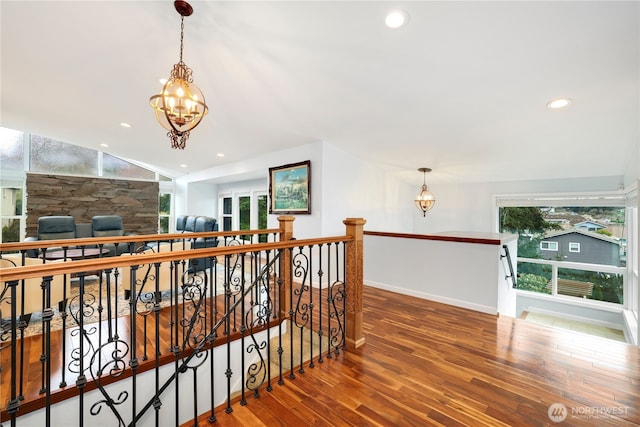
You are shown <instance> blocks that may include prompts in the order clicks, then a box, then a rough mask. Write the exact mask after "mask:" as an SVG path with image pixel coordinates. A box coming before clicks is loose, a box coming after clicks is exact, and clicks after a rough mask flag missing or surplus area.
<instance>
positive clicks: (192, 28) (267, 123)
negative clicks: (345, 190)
mask: <svg viewBox="0 0 640 427" xmlns="http://www.w3.org/2000/svg"><path fill="white" fill-rule="evenodd" d="M191 4H192V6H193V9H194V13H193V15H191V16H189V17H187V18H185V21H184V24H185V31H184V62H185V63H186V64H187V65H188V66H189V67H190V68H192V70H193V77H194V81H195V83H196V84H197V85H198V86H199V87H200V89H201V90H202V91H203V93H204V95H205V98H206V102H207V104H208V105H209V108H210V112H209V114H208V116H207V117H205V118H204V120H203V122H202V123H201V124H200V126H199V127H197V128H196V129H194V130H193V132H192V134H191V136H190V139H189V141H188V143H187V148H186V150H184V151H176V150H172V149H171V148H170V143H169V141H168V139H167V137H166V135H165V134H166V132H165V131H164V130H163V129H162V128H161V127H160V126H159V125H158V124H157V123H156V121H155V118H154V114H153V112H152V110H151V108H150V107H149V97H150V96H151V95H153V94H156V93H158V92H159V91H160V89H161V85H160V83H159V82H158V79H159V78H161V77H168V74H169V71H170V70H171V67H172V66H173V64H174V63H176V62H177V60H178V54H179V52H178V51H179V35H180V32H179V30H180V19H179V18H180V17H179V16H178V14H177V13H176V11H175V10H174V8H173V6H172V4H171V2H167V1H126V2H111V1H92V2H68V1H66V2H63V1H33V2H32V1H29V2H27V1H2V2H0V10H1V11H0V19H1V22H0V24H1V25H0V36H1V39H2V60H3V63H2V75H1V81H0V83H1V91H2V92H1V96H2V116H1V123H0V124H1V125H2V126H4V127H9V128H12V129H18V130H25V131H29V132H33V133H36V134H39V135H42V136H46V137H51V138H54V139H59V140H62V141H65V142H69V143H72V144H78V145H83V146H88V147H91V148H96V149H100V150H106V151H108V152H110V153H112V154H114V155H118V156H121V157H124V158H127V159H133V160H137V161H140V162H145V163H148V164H151V165H154V166H157V167H159V168H160V169H161V170H163V171H164V172H165V173H167V174H170V175H172V176H180V175H183V174H187V173H190V172H193V171H194V170H199V169H203V168H211V167H214V168H215V167H223V166H227V165H230V164H234V163H237V162H240V161H243V160H244V159H246V158H248V157H252V156H255V155H260V154H264V153H270V152H274V151H278V150H285V149H288V148H292V147H295V146H300V145H303V144H309V143H314V142H317V141H325V142H327V143H330V144H333V145H335V146H336V147H338V148H340V149H342V150H346V151H348V152H351V153H354V154H356V155H358V156H359V157H361V158H364V159H366V160H369V161H371V162H374V163H375V164H380V165H385V166H388V167H389V168H393V169H396V170H397V174H398V176H399V177H400V178H401V179H404V178H406V180H407V181H410V182H414V181H415V180H416V179H419V176H418V172H417V168H419V167H431V168H432V169H433V172H432V173H431V174H430V175H429V179H430V182H438V181H441V182H456V181H461V182H487V181H511V180H531V179H562V178H568V177H570V178H581V177H592V176H593V175H594V170H597V173H598V176H609V177H611V176H622V175H624V174H625V173H626V172H627V171H628V170H629V168H630V166H629V164H628V162H629V161H634V162H637V159H638V154H637V152H638V151H637V150H638V149H637V146H638V127H639V123H638V120H639V119H638V118H639V117H640V111H639V108H640V107H639V105H640V102H639V97H640V95H639V94H640V83H639V79H640V78H639V76H640V70H639V65H638V64H639V61H638V52H640V47H639V40H640V33H639V27H640V25H639V22H638V21H639V19H638V16H640V12H639V2H637V1H633V2H625V1H620V2H618V1H575V2H546V1H525V2H483V1H477V2H435V1H419V2H406V3H398V2H378V1H375V2H374V1H356V2H338V1H334V2H324V1H294V2H281V1H278V2H275V1H260V2H243V1H215V2H213V1H206V2H205V1H192V2H191ZM400 6H402V7H403V9H404V10H405V11H406V12H407V13H408V15H409V21H408V25H407V26H405V27H402V28H399V29H394V30H392V29H389V28H386V27H385V26H384V19H385V14H386V13H387V12H389V11H390V10H391V9H394V8H397V7H400ZM565 96H566V97H570V98H572V100H573V102H572V104H570V105H569V107H567V108H565V109H563V110H550V109H548V108H546V107H545V104H546V103H547V102H548V101H549V100H551V99H554V98H556V97H565ZM121 122H127V123H130V124H131V128H128V129H126V128H123V127H121V126H120V123H121ZM101 144H107V145H108V148H103V147H102V146H101ZM604 146H606V147H607V153H608V158H609V159H617V160H615V161H603V158H602V154H601V147H604ZM217 153H223V154H224V157H218V156H216V154H217ZM568 158H571V161H570V162H569V161H567V160H566V159H568ZM523 159H526V161H522V160H523ZM630 159H631V160H630ZM301 160H303V159H301ZM180 165H186V167H185V168H181V167H180ZM267 166H268V165H265V167H267Z"/></svg>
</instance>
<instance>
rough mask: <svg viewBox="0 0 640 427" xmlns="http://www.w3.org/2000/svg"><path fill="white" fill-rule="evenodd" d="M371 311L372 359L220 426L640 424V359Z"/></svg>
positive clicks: (337, 360)
mask: <svg viewBox="0 0 640 427" xmlns="http://www.w3.org/2000/svg"><path fill="white" fill-rule="evenodd" d="M364 305H365V312H364V325H365V337H366V344H365V345H364V346H363V347H361V348H360V349H358V350H355V351H342V352H341V353H340V354H338V355H333V357H332V358H331V359H329V358H326V357H325V358H324V361H323V363H317V362H316V363H315V364H314V367H313V368H312V367H308V366H305V373H304V374H300V373H298V372H297V371H296V372H295V379H289V377H288V375H286V376H285V379H284V384H283V385H278V384H275V383H274V388H273V390H272V391H271V392H267V391H266V390H265V389H264V388H263V389H261V390H260V397H259V398H257V399H256V398H253V397H248V399H247V404H246V405H245V406H242V405H240V404H239V403H237V402H236V403H234V405H233V407H232V408H233V412H231V413H229V414H226V413H225V411H224V409H223V408H218V409H217V410H216V412H215V414H216V417H217V421H216V422H215V423H214V425H217V426H256V427H258V426H296V427H297V426H308V425H315V426H385V427H386V426H423V425H424V426H426V425H443V426H457V425H460V426H462V425H465V426H479V425H487V426H545V425H556V424H555V423H554V422H553V421H552V420H551V418H550V417H549V415H548V412H549V408H550V406H551V405H553V404H556V405H554V407H556V406H557V407H560V406H559V404H562V405H564V407H565V408H566V411H567V412H566V413H565V415H566V419H565V421H564V422H563V423H561V424H558V425H572V426H573V425H575V426H593V425H598V426H625V425H639V424H640V409H639V407H640V363H639V362H640V348H639V347H634V346H631V345H628V344H625V343H620V342H616V341H613V340H608V339H605V338H600V337H594V336H588V335H584V334H579V333H574V332H571V331H566V330H561V329H554V328H551V327H548V326H542V325H536V324H531V323H528V322H525V321H523V320H520V319H512V318H507V317H500V318H498V317H495V316H491V315H486V314H482V313H478V312H474V311H470V310H465V309H461V308H457V307H452V306H448V305H444V304H439V303H435V302H431V301H426V300H422V299H418V298H413V297H409V296H405V295H400V294H395V293H391V292H387V291H383V290H379V289H375V288H371V287H366V286H365V293H364ZM164 332H166V331H163V333H164ZM163 340H166V337H164V338H163ZM57 342H59V340H58V341H57ZM54 344H55V342H54ZM37 350H38V349H37V348H34V350H33V351H32V352H29V356H28V357H30V358H31V359H32V361H33V363H32V364H33V366H34V369H33V370H34V371H35V370H36V369H37V366H38V365H39V362H38V356H39V353H40V352H39V351H37ZM5 351H6V350H3V352H5ZM3 356H4V355H3ZM3 366H7V365H6V364H3ZM6 375H7V372H6V371H5V372H3V380H6ZM58 375H59V373H56V374H55V375H54V376H55V381H57V380H58V377H57V376H58ZM27 377H29V378H31V377H32V376H31V375H30V374H29V373H27ZM36 380H37V378H34V381H32V382H33V383H34V384H35V387H36V388H38V387H39V380H37V381H36ZM55 381H54V384H56V382H55ZM3 382H4V381H3ZM3 386H6V383H5V384H4V385H3ZM5 391H6V390H5ZM36 393H37V392H36ZM2 394H3V396H6V394H4V392H3V393H2ZM30 394H31V393H27V396H29V395H30ZM3 399H4V397H3ZM27 400H28V399H27ZM3 403H6V402H3ZM23 404H25V405H28V403H27V402H23ZM560 408H561V409H562V407H560ZM552 409H553V408H552ZM555 414H556V415H560V413H559V412H556V413H555ZM207 418H208V414H205V415H203V416H202V419H201V420H199V422H198V424H199V425H200V426H206V425H209V422H208V420H207ZM19 425H20V422H19V419H18V426H19ZM53 425H55V423H54V424H53ZM185 425H193V423H188V424H185Z"/></svg>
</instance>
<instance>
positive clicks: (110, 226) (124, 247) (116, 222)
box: [91, 215, 129, 256]
mask: <svg viewBox="0 0 640 427" xmlns="http://www.w3.org/2000/svg"><path fill="white" fill-rule="evenodd" d="M91 229H92V233H93V237H112V236H114V237H116V236H124V226H123V224H122V217H121V216H120V215H97V216H94V217H93V218H91ZM104 248H105V249H109V256H116V255H121V254H123V253H125V252H129V245H128V244H127V243H120V244H118V245H117V246H116V245H115V244H112V243H107V244H105V245H104Z"/></svg>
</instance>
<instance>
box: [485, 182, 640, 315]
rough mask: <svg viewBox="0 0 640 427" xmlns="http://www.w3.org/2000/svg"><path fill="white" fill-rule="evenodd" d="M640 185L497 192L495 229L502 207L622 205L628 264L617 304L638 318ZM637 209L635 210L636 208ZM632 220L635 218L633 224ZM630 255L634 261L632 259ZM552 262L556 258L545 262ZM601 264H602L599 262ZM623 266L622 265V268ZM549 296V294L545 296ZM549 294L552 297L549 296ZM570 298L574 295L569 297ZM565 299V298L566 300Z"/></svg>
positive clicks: (495, 196)
mask: <svg viewBox="0 0 640 427" xmlns="http://www.w3.org/2000/svg"><path fill="white" fill-rule="evenodd" d="M639 182H640V180H639ZM637 191H638V187H637V185H633V186H631V187H630V188H627V189H625V190H619V191H599V192H572V193H524V194H495V195H494V196H493V210H494V211H493V221H494V228H495V230H496V231H498V232H499V230H500V216H499V214H500V208H503V207H531V206H534V207H550V208H553V207H568V206H576V207H619V208H624V210H625V235H624V236H623V238H626V241H627V263H626V267H622V268H623V269H624V274H623V303H622V304H616V306H621V308H622V309H623V310H624V311H629V312H633V313H634V315H635V317H636V318H637V317H638V301H636V300H637V299H638V294H639V289H638V287H639V284H638V267H637V264H638V262H637V260H636V259H635V257H637V255H635V254H636V251H637V250H638V248H636V247H635V246H636V245H637V244H638V238H637V236H635V235H634V234H637V229H638V224H637V220H638V214H637V209H638V198H637ZM634 210H635V211H634ZM630 211H634V212H635V214H630ZM631 221H635V222H634V223H632V222H631ZM630 257H631V260H630ZM531 261H542V260H531V259H528V258H521V257H520V256H518V260H517V261H516V262H531ZM545 262H553V261H545ZM598 265H599V264H598ZM619 268H620V267H619ZM517 292H526V293H527V294H532V293H533V294H535V292H528V291H525V290H518V291H517ZM543 296H544V297H547V296H546V295H543ZM549 297H550V296H549ZM551 298H560V299H563V297H562V296H553V297H551ZM569 298H571V297H569ZM571 299H572V300H576V301H572V304H578V305H581V304H587V305H588V304H595V305H597V306H601V307H607V306H610V305H612V303H610V302H606V301H599V300H591V299H589V300H582V299H578V298H571ZM563 300H566V299H563Z"/></svg>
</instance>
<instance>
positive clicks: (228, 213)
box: [222, 197, 233, 231]
mask: <svg viewBox="0 0 640 427" xmlns="http://www.w3.org/2000/svg"><path fill="white" fill-rule="evenodd" d="M232 202H233V199H232V198H231V197H225V198H223V199H222V231H231V230H232V229H233V225H232V223H231V222H232V220H233V216H232V215H233V207H232V205H231V203H232Z"/></svg>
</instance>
